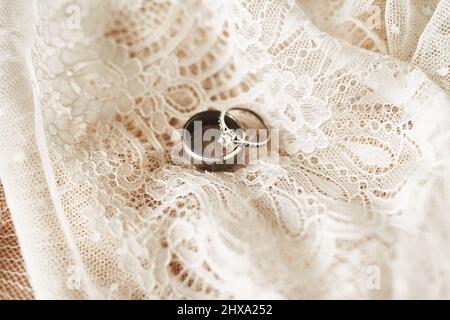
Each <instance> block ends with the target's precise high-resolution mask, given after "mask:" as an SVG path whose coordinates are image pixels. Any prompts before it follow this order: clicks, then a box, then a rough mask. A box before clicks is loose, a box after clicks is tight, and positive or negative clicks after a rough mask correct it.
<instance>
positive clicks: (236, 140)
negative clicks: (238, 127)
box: [218, 107, 270, 148]
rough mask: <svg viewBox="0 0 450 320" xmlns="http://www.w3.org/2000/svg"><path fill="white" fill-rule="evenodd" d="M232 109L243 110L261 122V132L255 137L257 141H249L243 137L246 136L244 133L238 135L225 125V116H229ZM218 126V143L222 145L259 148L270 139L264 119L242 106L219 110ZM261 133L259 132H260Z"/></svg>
mask: <svg viewBox="0 0 450 320" xmlns="http://www.w3.org/2000/svg"><path fill="white" fill-rule="evenodd" d="M232 110H240V111H243V112H245V113H249V114H251V115H253V116H254V117H255V118H256V119H257V120H258V121H259V122H261V124H262V125H263V130H260V131H263V132H262V133H263V134H260V135H259V136H258V137H257V139H256V140H257V141H250V140H247V139H245V138H246V137H245V136H244V135H242V134H241V135H238V134H236V131H235V130H234V129H233V128H230V127H229V126H228V125H227V121H226V119H227V117H230V114H229V112H230V111H232ZM219 128H220V132H221V135H220V137H219V141H218V142H219V143H220V144H221V145H223V146H224V147H228V148H229V147H231V146H232V145H239V146H242V147H250V148H260V147H262V146H265V145H266V144H267V143H268V142H269V140H270V135H269V134H268V131H269V128H268V127H267V125H266V123H265V121H264V119H263V118H262V117H261V116H260V115H259V114H257V113H256V112H255V111H253V110H250V109H247V108H242V107H229V108H226V109H224V110H222V112H220V117H219ZM260 133H261V132H260Z"/></svg>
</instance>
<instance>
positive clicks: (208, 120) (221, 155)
mask: <svg viewBox="0 0 450 320" xmlns="http://www.w3.org/2000/svg"><path fill="white" fill-rule="evenodd" d="M219 118H220V111H216V110H207V111H203V112H199V113H197V114H195V115H193V116H192V117H191V118H189V120H188V121H187V122H186V124H185V125H184V128H183V129H184V130H183V150H184V151H185V154H186V155H187V156H188V157H189V160H190V162H191V163H192V164H194V165H195V166H196V167H198V168H200V169H206V170H212V171H217V170H222V168H225V166H227V168H229V165H230V164H236V163H237V160H236V159H237V156H238V155H239V153H240V151H241V150H242V146H241V145H239V144H236V143H234V140H235V139H236V137H238V135H237V134H236V132H242V128H241V124H240V123H239V121H238V120H236V119H235V118H234V117H233V116H231V115H225V116H224V117H223V119H222V120H221V122H222V123H225V126H226V128H227V134H225V135H223V134H222V131H221V129H220V128H219V127H220V126H219ZM242 137H245V136H244V135H243V134H242Z"/></svg>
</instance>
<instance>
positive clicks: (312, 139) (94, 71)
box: [0, 0, 450, 299]
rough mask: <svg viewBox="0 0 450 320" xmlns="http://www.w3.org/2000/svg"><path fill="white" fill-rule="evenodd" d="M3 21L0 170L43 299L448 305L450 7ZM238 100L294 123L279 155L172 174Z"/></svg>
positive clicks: (199, 5)
mask: <svg viewBox="0 0 450 320" xmlns="http://www.w3.org/2000/svg"><path fill="white" fill-rule="evenodd" d="M0 12H1V15H0V30H2V33H4V34H5V37H2V39H1V40H0V41H1V42H0V48H1V51H2V54H3V55H4V58H3V57H2V60H1V65H0V74H1V85H0V90H1V91H0V94H1V96H2V97H3V98H4V101H5V103H4V104H3V106H2V108H1V109H0V112H1V116H0V150H6V152H2V154H1V155H0V156H1V157H2V158H1V159H0V163H1V165H0V178H1V180H2V183H3V185H4V189H5V194H6V195H7V200H8V207H9V210H10V212H11V215H12V218H13V221H14V225H15V228H16V232H17V236H18V238H19V240H20V245H21V250H22V254H23V258H24V261H25V264H26V268H27V274H28V276H29V280H30V282H31V285H32V288H33V295H34V296H35V297H37V298H78V299H84V298H101V299H104V298H110V299H118V298H121V299H153V298H155V299H169V298H188V299H198V298H290V299H295V298H432V297H434V298H436V297H437V298H448V295H449V290H450V288H449V286H450V259H449V258H450V257H449V255H450V252H449V251H448V249H447V248H446V246H445V244H446V243H447V241H448V238H449V232H450V229H449V225H450V224H449V222H450V221H449V218H448V214H447V213H448V208H449V203H448V200H447V199H449V197H448V195H449V193H448V191H449V187H448V183H447V181H448V179H447V178H448V176H449V174H448V172H449V171H448V156H449V155H448V150H449V146H450V143H449V135H448V125H449V114H448V112H449V107H450V100H449V98H448V93H449V87H448V80H449V78H448V65H449V63H450V62H449V60H448V59H449V56H448V52H449V50H448V48H447V47H446V45H448V44H449V41H448V37H449V32H448V31H449V21H450V20H449V19H448V15H449V14H450V3H449V2H448V1H440V2H439V3H438V1H421V2H420V3H419V1H418V2H417V3H416V2H414V4H408V3H407V2H405V1H361V0H355V1H345V2H344V1H333V4H332V5H330V6H328V5H325V4H324V1H301V2H300V3H296V2H295V1H287V0H286V1H284V0H283V1H280V0H278V1H269V0H258V1H256V0H253V1H250V0H248V1H216V0H215V1H210V0H203V1H199V0H189V1H161V0H158V1H140V0H137V1H87V0H77V1H73V0H71V1H64V0H58V1H54V0H52V1H49V0H36V1H33V4H32V5H30V4H29V1H24V0H22V1H4V2H3V3H2V7H1V10H0ZM411 17H413V18H414V19H412V18H411ZM419 17H420V19H419ZM416 18H417V19H416ZM325 32H327V33H325ZM346 41H347V42H346ZM357 46H359V47H361V48H358V47H357ZM362 48H363V49H362ZM365 49H368V50H365ZM369 50H370V51H369ZM228 106H244V107H249V108H252V109H254V110H258V111H259V112H260V113H261V114H262V115H263V116H264V117H265V118H266V119H269V122H270V125H271V126H272V127H274V128H279V129H280V130H281V148H280V155H279V158H267V159H263V160H261V161H259V162H258V163H255V164H252V165H251V166H247V167H245V168H242V169H240V170H238V171H236V172H230V173H207V172H200V171H196V170H194V169H193V168H190V167H186V166H179V165H176V164H174V163H172V161H171V157H170V155H171V152H172V150H173V148H175V147H176V145H175V144H174V141H173V137H174V132H176V130H177V129H179V128H181V127H182V126H183V124H184V122H185V121H186V120H187V119H188V118H189V117H190V116H191V115H192V114H194V113H196V112H199V111H203V110H206V109H208V108H211V107H213V108H217V109H221V108H225V107H228ZM1 243H3V242H1ZM1 248H2V246H1V245H0V254H1V252H3V251H2V249H1ZM15 252H17V251H15ZM0 267H1V268H0V275H2V273H1V272H2V271H3V265H2V264H1V263H0ZM373 273H374V274H376V275H378V276H379V277H378V280H377V281H375V284H374V283H371V279H373V277H372V274H373ZM0 279H2V278H0ZM23 281H24V280H23ZM376 282H379V283H376ZM0 283H1V282H0ZM23 283H25V282H23ZM23 288H24V291H25V292H26V293H27V294H26V295H24V296H23V297H24V298H31V296H32V295H31V289H30V287H29V286H27V285H25V284H23ZM3 292H4V290H3V287H2V286H0V293H3Z"/></svg>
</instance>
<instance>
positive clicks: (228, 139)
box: [217, 131, 236, 149]
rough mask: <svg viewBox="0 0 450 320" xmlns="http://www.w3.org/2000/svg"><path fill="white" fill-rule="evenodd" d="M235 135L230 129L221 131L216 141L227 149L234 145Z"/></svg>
mask: <svg viewBox="0 0 450 320" xmlns="http://www.w3.org/2000/svg"><path fill="white" fill-rule="evenodd" d="M235 137H236V136H235V135H234V133H233V132H230V131H226V132H222V134H221V135H220V137H219V139H218V140H217V142H218V143H219V144H221V145H222V146H223V147H225V148H227V149H228V148H230V147H232V146H233V145H234V139H235Z"/></svg>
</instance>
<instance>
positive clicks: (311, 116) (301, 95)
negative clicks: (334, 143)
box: [265, 69, 331, 154]
mask: <svg viewBox="0 0 450 320" xmlns="http://www.w3.org/2000/svg"><path fill="white" fill-rule="evenodd" d="M265 81H266V82H267V83H268V86H269V89H270V90H269V92H270V95H271V96H270V97H269V99H271V100H272V105H273V109H272V110H271V112H270V113H271V116H272V118H273V119H274V120H275V122H276V124H278V125H279V126H280V127H281V128H284V129H285V131H286V132H284V133H283V132H282V136H283V139H282V141H284V142H285V147H286V151H288V152H289V153H290V154H294V153H297V152H298V151H303V152H305V153H310V152H313V151H314V150H315V149H316V148H323V147H325V146H326V137H325V135H324V134H323V132H322V130H321V129H320V126H321V125H322V124H323V123H324V122H325V121H326V120H327V119H328V118H329V117H330V116H331V110H330V108H329V106H328V105H327V104H326V102H325V101H323V100H322V99H319V98H318V97H316V96H314V95H313V86H314V85H313V82H312V79H311V78H310V77H308V76H300V77H296V76H295V75H294V74H293V73H292V72H290V71H283V72H280V71H278V70H275V69H272V70H271V72H269V73H268V74H267V76H266V77H265Z"/></svg>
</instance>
